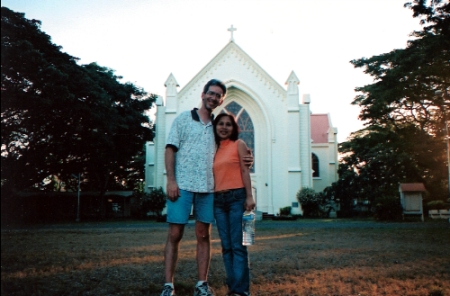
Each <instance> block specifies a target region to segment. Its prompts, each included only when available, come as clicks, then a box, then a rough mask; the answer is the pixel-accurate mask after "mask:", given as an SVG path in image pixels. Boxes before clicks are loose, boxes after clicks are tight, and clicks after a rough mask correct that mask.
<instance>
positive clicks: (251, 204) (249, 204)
mask: <svg viewBox="0 0 450 296" xmlns="http://www.w3.org/2000/svg"><path fill="white" fill-rule="evenodd" d="M244 207H245V210H246V211H253V210H254V209H255V207H256V203H255V199H254V198H253V196H251V195H250V196H247V199H246V200H245V205H244Z"/></svg>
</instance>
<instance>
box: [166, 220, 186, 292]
mask: <svg viewBox="0 0 450 296" xmlns="http://www.w3.org/2000/svg"><path fill="white" fill-rule="evenodd" d="M183 233H184V225H183V224H172V223H170V224H169V233H168V234H167V241H166V247H165V249H164V267H165V272H164V276H165V280H166V283H173V277H174V274H175V268H176V266H177V262H178V250H179V247H180V241H181V238H182V237H183Z"/></svg>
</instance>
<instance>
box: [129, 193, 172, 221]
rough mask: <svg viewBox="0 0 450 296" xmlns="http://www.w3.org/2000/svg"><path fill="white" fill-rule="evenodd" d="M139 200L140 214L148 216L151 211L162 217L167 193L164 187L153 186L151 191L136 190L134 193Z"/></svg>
mask: <svg viewBox="0 0 450 296" xmlns="http://www.w3.org/2000/svg"><path fill="white" fill-rule="evenodd" d="M134 196H136V197H137V198H138V200H139V214H140V216H141V217H146V216H147V214H148V213H149V212H152V213H154V214H155V215H156V217H157V218H160V217H162V211H163V210H164V207H165V206H166V194H165V193H164V191H163V189H162V187H159V188H157V189H155V188H153V189H152V190H151V191H150V192H149V193H146V192H142V191H136V192H135V193H134Z"/></svg>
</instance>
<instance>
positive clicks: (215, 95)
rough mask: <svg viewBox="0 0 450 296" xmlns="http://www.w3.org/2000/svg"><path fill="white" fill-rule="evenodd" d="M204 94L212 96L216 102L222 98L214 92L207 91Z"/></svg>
mask: <svg viewBox="0 0 450 296" xmlns="http://www.w3.org/2000/svg"><path fill="white" fill-rule="evenodd" d="M206 94H207V95H208V96H214V97H215V98H216V99H217V100H220V99H221V98H222V97H223V95H222V94H219V93H216V92H213V91H210V90H208V91H207V92H206Z"/></svg>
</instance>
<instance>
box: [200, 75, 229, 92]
mask: <svg viewBox="0 0 450 296" xmlns="http://www.w3.org/2000/svg"><path fill="white" fill-rule="evenodd" d="M211 85H214V86H218V87H220V88H221V89H222V91H223V96H225V94H226V93H227V87H226V86H225V84H223V82H222V81H220V80H217V79H211V80H210V81H208V83H207V84H206V85H205V87H203V93H204V94H206V92H207V91H208V90H209V87H210V86H211Z"/></svg>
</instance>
